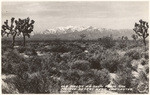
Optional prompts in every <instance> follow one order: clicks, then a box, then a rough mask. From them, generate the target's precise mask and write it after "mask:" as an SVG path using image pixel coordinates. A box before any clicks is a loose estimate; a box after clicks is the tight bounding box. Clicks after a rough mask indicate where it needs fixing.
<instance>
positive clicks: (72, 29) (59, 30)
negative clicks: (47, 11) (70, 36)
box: [41, 26, 102, 35]
mask: <svg viewBox="0 0 150 95" xmlns="http://www.w3.org/2000/svg"><path fill="white" fill-rule="evenodd" d="M84 30H86V31H95V30H97V31H101V30H102V29H98V28H96V27H92V26H88V27H83V26H66V27H57V28H55V29H47V30H45V31H43V32H42V33H41V34H57V35H60V34H66V33H72V32H81V31H84Z"/></svg>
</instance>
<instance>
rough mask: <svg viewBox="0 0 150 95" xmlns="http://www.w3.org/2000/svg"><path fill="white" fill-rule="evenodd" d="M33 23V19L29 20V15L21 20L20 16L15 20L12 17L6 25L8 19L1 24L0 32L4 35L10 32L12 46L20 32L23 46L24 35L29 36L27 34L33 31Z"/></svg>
mask: <svg viewBox="0 0 150 95" xmlns="http://www.w3.org/2000/svg"><path fill="white" fill-rule="evenodd" d="M14 22H15V23H14ZM33 24H34V20H31V22H30V18H29V17H28V18H26V19H22V20H21V19H20V18H19V19H18V20H15V18H13V17H12V18H11V24H10V25H8V20H6V21H5V22H4V25H2V30H1V34H2V36H4V35H5V34H7V36H9V34H11V35H12V36H13V40H12V46H14V44H15V37H16V35H17V36H19V35H20V34H21V33H22V34H23V45H24V46H25V36H28V37H30V35H29V34H30V33H31V32H32V31H33Z"/></svg>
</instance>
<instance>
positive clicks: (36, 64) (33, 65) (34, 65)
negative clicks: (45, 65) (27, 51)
mask: <svg viewBox="0 0 150 95" xmlns="http://www.w3.org/2000/svg"><path fill="white" fill-rule="evenodd" d="M41 62H42V59H41V58H40V57H38V56H35V57H33V58H31V59H29V60H27V63H28V65H29V72H37V71H40V70H41V69H42V63H41Z"/></svg>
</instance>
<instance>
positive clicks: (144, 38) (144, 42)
mask: <svg viewBox="0 0 150 95" xmlns="http://www.w3.org/2000/svg"><path fill="white" fill-rule="evenodd" d="M143 43H144V45H145V46H146V41H145V38H144V37H143Z"/></svg>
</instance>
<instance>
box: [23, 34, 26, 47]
mask: <svg viewBox="0 0 150 95" xmlns="http://www.w3.org/2000/svg"><path fill="white" fill-rule="evenodd" d="M25 45H26V36H25V34H23V46H25Z"/></svg>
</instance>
